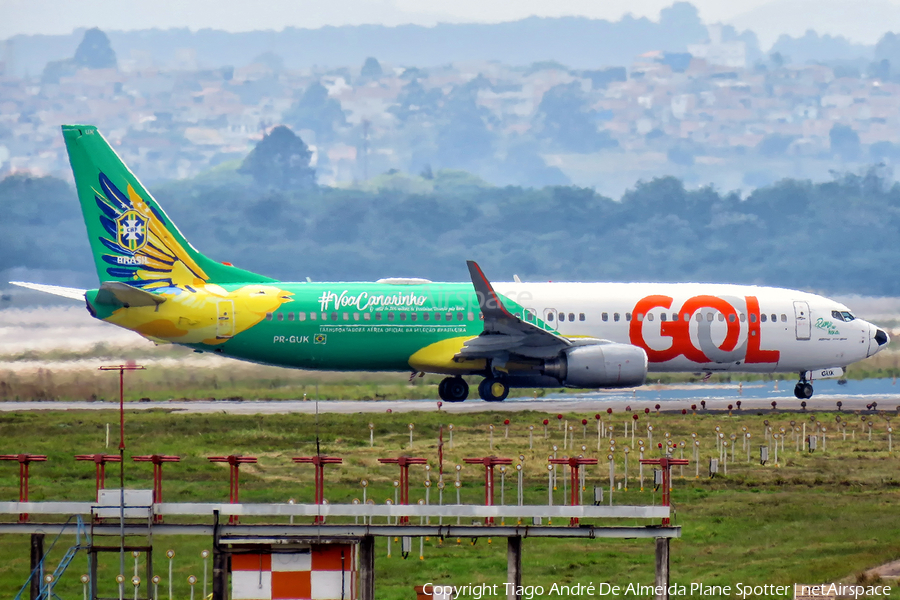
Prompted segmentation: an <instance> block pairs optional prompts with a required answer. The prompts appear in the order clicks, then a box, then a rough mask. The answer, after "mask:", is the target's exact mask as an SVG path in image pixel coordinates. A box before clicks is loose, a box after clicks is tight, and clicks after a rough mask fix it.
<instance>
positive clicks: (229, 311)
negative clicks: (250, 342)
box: [216, 300, 234, 340]
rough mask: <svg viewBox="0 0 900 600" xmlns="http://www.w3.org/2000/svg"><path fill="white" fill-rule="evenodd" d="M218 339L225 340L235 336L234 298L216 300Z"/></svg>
mask: <svg viewBox="0 0 900 600" xmlns="http://www.w3.org/2000/svg"><path fill="white" fill-rule="evenodd" d="M216 312H217V313H218V315H217V318H216V339H219V340H224V339H227V338H230V337H232V336H234V300H220V301H218V302H216Z"/></svg>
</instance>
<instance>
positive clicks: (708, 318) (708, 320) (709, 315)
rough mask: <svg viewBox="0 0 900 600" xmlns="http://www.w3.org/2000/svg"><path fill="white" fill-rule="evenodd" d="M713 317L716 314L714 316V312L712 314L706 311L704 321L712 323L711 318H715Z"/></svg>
mask: <svg viewBox="0 0 900 600" xmlns="http://www.w3.org/2000/svg"><path fill="white" fill-rule="evenodd" d="M719 316H720V317H721V316H722V315H719ZM715 318H716V316H715V315H714V314H712V313H706V321H707V323H712V322H713V319H715Z"/></svg>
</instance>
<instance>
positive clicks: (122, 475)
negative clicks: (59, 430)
mask: <svg viewBox="0 0 900 600" xmlns="http://www.w3.org/2000/svg"><path fill="white" fill-rule="evenodd" d="M99 370H100V371H118V372H119V574H120V575H122V576H124V575H125V371H143V370H145V369H144V367H143V365H138V364H135V363H134V361H128V362H127V363H126V364H124V365H105V366H102V367H100V368H99Z"/></svg>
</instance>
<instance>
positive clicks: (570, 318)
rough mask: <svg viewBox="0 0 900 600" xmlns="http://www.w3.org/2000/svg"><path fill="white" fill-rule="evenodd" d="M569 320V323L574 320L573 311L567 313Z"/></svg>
mask: <svg viewBox="0 0 900 600" xmlns="http://www.w3.org/2000/svg"><path fill="white" fill-rule="evenodd" d="M569 322H571V323H574V322H575V313H569Z"/></svg>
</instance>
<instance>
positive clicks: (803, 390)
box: [794, 373, 813, 400]
mask: <svg viewBox="0 0 900 600" xmlns="http://www.w3.org/2000/svg"><path fill="white" fill-rule="evenodd" d="M794 395H795V396H797V398H799V399H800V400H809V399H810V398H812V395H813V386H812V384H811V383H810V382H809V381H807V379H806V373H801V374H800V381H798V382H797V385H795V386H794Z"/></svg>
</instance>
